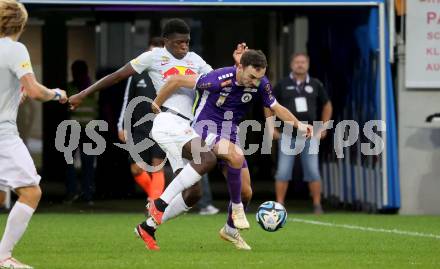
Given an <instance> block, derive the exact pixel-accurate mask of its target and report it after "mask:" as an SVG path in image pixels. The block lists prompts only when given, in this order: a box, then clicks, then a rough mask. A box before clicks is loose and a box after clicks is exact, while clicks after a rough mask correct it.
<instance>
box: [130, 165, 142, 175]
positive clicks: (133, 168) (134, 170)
mask: <svg viewBox="0 0 440 269" xmlns="http://www.w3.org/2000/svg"><path fill="white" fill-rule="evenodd" d="M130 170H131V174H132V175H133V176H137V175H139V174H140V173H142V172H143V170H142V168H140V167H139V166H138V165H137V164H135V163H134V164H132V165H131V166H130Z"/></svg>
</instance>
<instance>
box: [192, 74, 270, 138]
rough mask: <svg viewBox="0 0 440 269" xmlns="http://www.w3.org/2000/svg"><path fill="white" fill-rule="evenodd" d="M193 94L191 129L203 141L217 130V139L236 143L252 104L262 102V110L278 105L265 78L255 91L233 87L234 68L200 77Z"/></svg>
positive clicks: (237, 86) (234, 85)
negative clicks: (257, 101)
mask: <svg viewBox="0 0 440 269" xmlns="http://www.w3.org/2000/svg"><path fill="white" fill-rule="evenodd" d="M196 90H197V99H196V102H195V105H194V108H195V111H194V113H195V116H194V123H193V127H194V129H195V130H196V131H197V132H198V133H199V134H200V135H201V136H202V138H206V136H207V134H206V132H209V133H214V130H215V129H216V134H217V136H220V137H223V138H226V139H228V140H230V141H232V142H236V136H237V131H238V130H237V126H238V124H239V123H240V121H241V119H242V118H243V116H244V115H245V114H246V113H247V111H248V110H249V108H250V107H251V104H252V103H253V101H254V100H256V99H258V98H261V100H262V101H263V105H264V106H265V107H271V106H273V105H274V104H276V102H277V101H276V99H275V97H274V95H273V94H272V86H271V85H270V82H269V80H268V79H267V77H266V76H265V77H263V78H262V79H261V82H260V85H259V86H258V87H256V88H246V87H244V86H239V85H237V84H236V68H235V67H225V68H220V69H216V70H213V71H211V72H210V73H208V74H204V75H202V76H201V77H200V78H199V80H198V81H197V85H196ZM227 122H229V126H228V124H227ZM222 126H224V127H223V131H222ZM207 130H209V131H207ZM217 141H218V139H217Z"/></svg>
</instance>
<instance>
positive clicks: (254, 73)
mask: <svg viewBox="0 0 440 269" xmlns="http://www.w3.org/2000/svg"><path fill="white" fill-rule="evenodd" d="M266 67H267V60H266V56H265V55H264V54H263V53H262V52H261V51H256V50H247V51H246V52H245V53H244V54H243V55H242V58H241V61H240V64H239V65H238V66H237V67H235V66H234V67H225V68H220V69H217V70H214V71H211V72H210V73H208V74H204V75H201V76H198V77H197V76H174V77H172V78H170V79H169V80H168V81H167V83H165V85H164V86H163V87H162V89H161V91H160V93H159V95H158V96H157V98H156V99H155V103H156V105H158V106H160V105H161V104H162V103H163V102H164V101H165V100H166V99H167V97H168V96H169V95H171V94H172V93H173V92H174V91H175V90H176V89H178V88H179V87H186V88H193V89H196V90H197V91H198V94H199V96H200V98H197V99H196V104H195V108H196V109H195V111H194V112H195V116H194V122H193V128H194V129H195V130H196V132H198V134H199V135H200V136H201V137H202V138H203V139H204V140H205V141H206V143H207V144H208V145H209V146H210V147H211V148H212V151H213V152H214V153H215V154H216V156H217V157H218V158H219V159H221V160H225V162H221V163H220V164H221V166H222V167H221V169H222V172H223V174H224V176H225V177H226V178H227V183H228V189H229V192H230V194H231V203H230V204H229V208H228V213H229V214H228V221H227V223H226V224H225V226H224V227H223V228H222V229H221V230H220V236H221V237H222V238H223V239H225V240H227V241H230V242H232V243H233V244H234V245H235V246H236V247H237V248H239V249H247V250H249V249H250V247H249V245H248V244H246V242H245V241H244V240H243V238H242V237H241V236H240V234H239V233H238V230H237V229H236V228H235V226H234V222H233V221H232V219H233V207H234V206H239V205H237V203H240V204H241V200H242V202H243V204H244V206H245V207H246V206H247V204H248V203H249V201H250V199H251V196H252V189H251V185H250V174H249V169H248V167H247V163H246V160H245V158H244V156H243V155H244V154H243V151H242V150H241V148H240V146H239V145H240V143H239V141H238V137H237V134H238V125H239V123H240V121H241V119H242V118H243V116H244V115H245V114H246V112H247V111H248V109H249V108H250V107H251V104H252V103H253V101H254V100H256V99H257V98H261V99H262V101H263V105H264V107H266V108H269V109H270V110H272V112H273V113H274V114H275V115H276V116H277V117H278V118H280V119H281V120H283V121H285V122H287V123H289V124H292V125H293V126H294V127H296V128H298V129H299V130H300V131H303V132H304V133H305V136H307V137H310V136H312V126H310V125H307V124H303V123H301V122H299V121H298V119H297V118H296V117H295V116H294V115H293V114H292V113H291V112H290V111H289V110H288V109H286V108H285V107H283V106H282V105H280V104H279V103H278V102H277V101H276V99H275V97H274V96H273V94H272V87H271V84H270V82H269V80H268V78H267V77H266V76H265V73H266ZM231 160H232V161H231Z"/></svg>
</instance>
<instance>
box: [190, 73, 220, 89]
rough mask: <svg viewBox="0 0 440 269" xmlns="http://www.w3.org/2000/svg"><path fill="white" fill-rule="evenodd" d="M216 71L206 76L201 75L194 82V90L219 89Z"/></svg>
mask: <svg viewBox="0 0 440 269" xmlns="http://www.w3.org/2000/svg"><path fill="white" fill-rule="evenodd" d="M217 73H218V71H216V70H213V71H211V72H209V73H207V74H201V75H200V76H199V77H198V79H197V82H196V89H197V90H200V91H216V90H219V89H220V88H221V81H220V80H219V79H218V75H217Z"/></svg>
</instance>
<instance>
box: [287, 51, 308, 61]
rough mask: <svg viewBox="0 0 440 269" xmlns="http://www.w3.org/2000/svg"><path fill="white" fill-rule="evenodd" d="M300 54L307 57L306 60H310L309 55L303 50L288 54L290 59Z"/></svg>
mask: <svg viewBox="0 0 440 269" xmlns="http://www.w3.org/2000/svg"><path fill="white" fill-rule="evenodd" d="M300 56H302V57H305V58H306V59H307V61H310V57H309V55H308V54H307V53H305V52H295V53H292V55H291V56H290V61H293V60H294V59H295V58H296V57H300Z"/></svg>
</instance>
